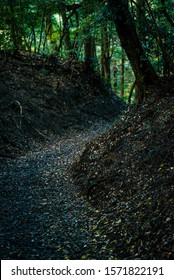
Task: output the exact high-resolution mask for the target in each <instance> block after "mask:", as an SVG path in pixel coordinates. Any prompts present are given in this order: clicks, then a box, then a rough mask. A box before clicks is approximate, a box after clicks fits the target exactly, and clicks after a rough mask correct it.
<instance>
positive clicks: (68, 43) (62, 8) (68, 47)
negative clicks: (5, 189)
mask: <svg viewBox="0 0 174 280" xmlns="http://www.w3.org/2000/svg"><path fill="white" fill-rule="evenodd" d="M59 7H60V11H61V16H62V20H63V38H64V43H65V49H66V51H67V52H69V56H70V57H71V50H72V46H71V39H70V32H69V27H68V19H67V15H66V7H65V4H64V3H61V4H60V5H59Z"/></svg>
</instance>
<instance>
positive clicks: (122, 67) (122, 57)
mask: <svg viewBox="0 0 174 280" xmlns="http://www.w3.org/2000/svg"><path fill="white" fill-rule="evenodd" d="M124 63H125V54H124V50H123V49H122V51H121V95H122V96H124Z"/></svg>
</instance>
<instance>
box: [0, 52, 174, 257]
mask: <svg viewBox="0 0 174 280" xmlns="http://www.w3.org/2000/svg"><path fill="white" fill-rule="evenodd" d="M1 61H2V62H1V63H0V65H1V68H0V95H1V100H0V108H1V112H0V132H1V134H0V148H1V151H0V163H1V166H0V178H1V180H0V187H1V228H2V230H1V240H2V242H1V259H172V258H173V256H174V247H173V244H174V242H173V241H174V240H173V210H174V209H173V198H174V185H173V170H174V169H173V168H174V167H173V162H174V161H173V159H174V156H173V150H174V137H173V134H174V126H173V119H174V110H173V109H174V104H173V92H174V83H173V80H172V79H171V80H170V82H165V81H163V82H162V83H161V84H160V87H159V85H158V87H156V88H153V89H151V92H150V94H151V98H149V101H148V102H147V103H145V104H143V105H142V106H140V107H139V108H136V107H135V106H132V107H131V108H128V109H126V108H125V106H124V105H123V104H122V103H121V102H120V101H119V100H118V99H116V98H114V97H113V96H112V94H111V93H109V91H108V88H107V87H106V86H105V84H104V83H102V81H101V80H100V79H99V78H98V77H97V76H96V75H91V74H89V73H86V72H85V71H84V69H83V65H81V64H77V63H71V65H70V62H66V61H59V60H55V58H52V60H51V61H49V62H48V61H47V60H43V58H38V57H35V58H34V57H33V58H32V60H31V59H30V58H29V57H28V56H21V55H20V56H18V55H17V56H10V55H8V57H7V58H5V57H4V56H3V54H1ZM123 110H124V111H123ZM121 112H123V113H122V114H121V115H120V113H121Z"/></svg>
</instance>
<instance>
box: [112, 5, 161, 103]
mask: <svg viewBox="0 0 174 280" xmlns="http://www.w3.org/2000/svg"><path fill="white" fill-rule="evenodd" d="M108 4H109V8H110V10H111V13H112V16H113V20H114V23H115V25H116V29H117V33H118V36H119V38H120V42H121V45H122V47H123V49H124V50H125V52H126V54H127V57H128V59H129V61H130V63H131V66H132V69H133V71H134V74H135V77H136V84H138V85H139V101H141V100H142V99H143V96H144V88H145V87H146V85H149V84H153V83H154V82H155V81H156V79H157V74H156V72H155V71H154V69H153V67H152V65H151V64H150V62H149V61H148V59H147V57H146V55H145V52H144V50H143V48H142V45H141V43H140V41H139V38H138V35H137V32H136V29H135V26H134V24H133V19H132V16H131V13H130V12H129V9H128V1H125V0H117V1H114V0H108Z"/></svg>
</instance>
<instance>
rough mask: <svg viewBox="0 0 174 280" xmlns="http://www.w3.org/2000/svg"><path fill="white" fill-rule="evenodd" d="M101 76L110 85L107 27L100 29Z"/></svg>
mask: <svg viewBox="0 0 174 280" xmlns="http://www.w3.org/2000/svg"><path fill="white" fill-rule="evenodd" d="M101 40H102V42H101V67H102V68H101V74H102V77H103V78H104V79H105V80H106V81H107V82H108V84H110V83H111V72H110V54H109V50H110V41H109V38H108V34H107V27H106V26H105V27H103V28H102V29H101Z"/></svg>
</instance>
